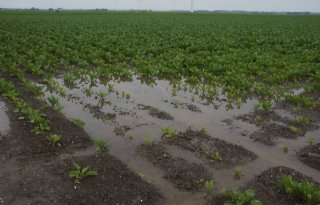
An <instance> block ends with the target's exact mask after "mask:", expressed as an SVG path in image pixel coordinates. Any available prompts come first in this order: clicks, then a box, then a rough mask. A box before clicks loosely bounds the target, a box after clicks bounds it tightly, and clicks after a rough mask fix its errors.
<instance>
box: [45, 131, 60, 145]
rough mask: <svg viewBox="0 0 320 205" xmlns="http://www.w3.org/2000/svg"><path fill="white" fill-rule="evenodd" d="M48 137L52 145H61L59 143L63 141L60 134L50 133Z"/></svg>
mask: <svg viewBox="0 0 320 205" xmlns="http://www.w3.org/2000/svg"><path fill="white" fill-rule="evenodd" d="M47 139H48V140H49V142H50V143H51V144H52V146H55V145H59V146H60V144H59V142H60V141H61V136H60V135H56V134H53V135H50V136H49V137H47Z"/></svg>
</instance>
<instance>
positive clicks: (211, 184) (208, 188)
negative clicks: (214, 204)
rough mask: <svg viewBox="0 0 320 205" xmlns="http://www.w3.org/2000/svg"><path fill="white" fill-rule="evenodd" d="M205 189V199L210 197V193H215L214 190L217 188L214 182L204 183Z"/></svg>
mask: <svg viewBox="0 0 320 205" xmlns="http://www.w3.org/2000/svg"><path fill="white" fill-rule="evenodd" d="M204 187H205V189H206V193H205V197H207V196H209V195H210V193H212V192H213V190H214V188H215V183H214V181H213V180H209V181H204Z"/></svg>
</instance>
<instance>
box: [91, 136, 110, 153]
mask: <svg viewBox="0 0 320 205" xmlns="http://www.w3.org/2000/svg"><path fill="white" fill-rule="evenodd" d="M93 143H94V144H95V145H96V146H97V149H96V150H97V152H104V151H107V150H108V141H105V140H102V139H99V140H93Z"/></svg>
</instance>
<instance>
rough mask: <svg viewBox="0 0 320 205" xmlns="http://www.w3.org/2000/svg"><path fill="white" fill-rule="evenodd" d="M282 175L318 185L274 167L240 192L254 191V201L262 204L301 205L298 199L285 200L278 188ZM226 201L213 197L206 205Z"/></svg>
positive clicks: (215, 204) (221, 197) (285, 169)
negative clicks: (256, 200)
mask: <svg viewBox="0 0 320 205" xmlns="http://www.w3.org/2000/svg"><path fill="white" fill-rule="evenodd" d="M284 175H291V176H292V178H293V179H294V180H295V181H298V182H301V181H303V180H308V181H310V182H313V183H315V184H316V185H319V184H318V183H317V182H315V181H314V180H313V179H311V178H309V177H307V176H305V175H303V174H302V173H300V172H298V171H295V170H293V169H290V168H288V167H283V166H281V167H274V168H270V169H268V170H266V171H265V172H263V173H262V174H260V175H259V176H257V177H256V178H255V179H254V180H252V181H251V182H249V183H248V184H247V185H246V186H245V187H243V188H242V189H241V190H246V189H248V188H250V189H253V190H254V191H255V199H258V200H260V201H261V202H262V204H273V205H292V204H302V201H299V200H298V199H292V200H290V199H287V198H286V197H285V194H284V193H283V191H282V190H281V189H280V187H279V181H280V180H281V178H282V177H283V176H284ZM226 200H227V198H226V197H224V196H215V197H213V198H212V199H211V200H210V201H209V203H208V205H223V204H224V202H225V201H226Z"/></svg>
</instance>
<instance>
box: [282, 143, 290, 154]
mask: <svg viewBox="0 0 320 205" xmlns="http://www.w3.org/2000/svg"><path fill="white" fill-rule="evenodd" d="M282 150H283V152H284V153H288V151H289V147H288V145H283V147H282Z"/></svg>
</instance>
